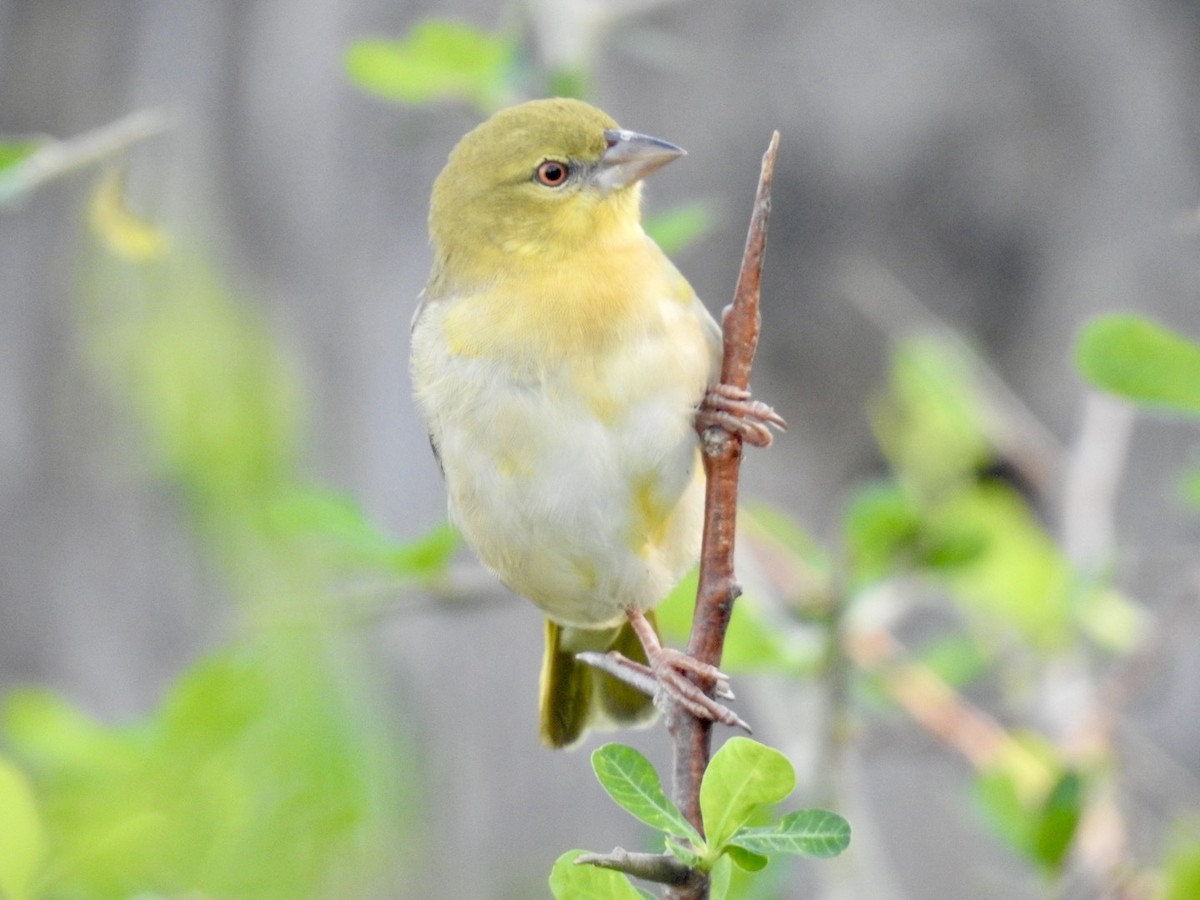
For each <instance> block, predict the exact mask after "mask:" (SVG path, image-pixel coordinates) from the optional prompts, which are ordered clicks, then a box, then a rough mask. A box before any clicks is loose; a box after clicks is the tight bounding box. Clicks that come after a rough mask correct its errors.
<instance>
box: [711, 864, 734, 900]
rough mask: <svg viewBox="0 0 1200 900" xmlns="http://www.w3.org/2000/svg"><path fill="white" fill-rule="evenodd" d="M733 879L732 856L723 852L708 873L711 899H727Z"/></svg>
mask: <svg viewBox="0 0 1200 900" xmlns="http://www.w3.org/2000/svg"><path fill="white" fill-rule="evenodd" d="M732 881H733V863H732V858H731V857H730V856H729V854H727V853H722V854H721V856H720V857H719V858H718V859H717V861H716V862H715V863H714V864H713V867H712V871H710V872H709V873H708V897H709V900H725V898H726V897H728V896H729V885H730V882H732Z"/></svg>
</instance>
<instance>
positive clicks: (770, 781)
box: [700, 737, 796, 851]
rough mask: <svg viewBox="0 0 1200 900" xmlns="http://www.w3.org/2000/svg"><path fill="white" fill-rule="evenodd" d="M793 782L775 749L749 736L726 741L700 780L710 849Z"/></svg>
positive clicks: (783, 793) (775, 800) (777, 798)
mask: <svg viewBox="0 0 1200 900" xmlns="http://www.w3.org/2000/svg"><path fill="white" fill-rule="evenodd" d="M795 786H796V773H795V770H794V769H793V768H792V764H791V763H790V762H788V759H787V757H786V756H784V755H783V754H782V753H780V752H779V751H778V750H775V749H773V748H771V747H767V746H765V745H763V744H760V743H758V742H757V741H754V740H751V739H750V738H744V737H734V738H730V739H729V740H728V741H726V742H725V744H724V746H722V747H721V749H720V750H718V751H717V752H716V753H715V754H714V755H713V758H712V761H711V762H710V763H709V765H708V771H706V772H705V773H704V780H703V781H702V782H701V783H700V812H701V815H702V816H703V817H704V827H705V831H706V833H707V836H708V846H709V848H710V850H716V851H719V850H720V848H721V847H723V846H724V845H725V844H726V843H727V842H728V841H729V839H730V838H731V837H733V834H734V832H735V831H737V830H738V828H740V827H741V826H742V825H743V824H745V822H746V820H747V819H749V818H750V816H751V815H752V814H753V813H754V811H755V810H756V809H758V807H760V806H765V805H767V804H769V803H778V802H779V801H780V800H782V799H783V798H784V797H786V796H787V795H788V794H790V793H791V792H792V789H793V788H794V787H795Z"/></svg>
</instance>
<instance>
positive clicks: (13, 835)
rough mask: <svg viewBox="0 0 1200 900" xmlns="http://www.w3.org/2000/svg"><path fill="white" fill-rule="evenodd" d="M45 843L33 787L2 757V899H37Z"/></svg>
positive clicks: (0, 864) (0, 805) (0, 789)
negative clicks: (38, 873) (34, 895)
mask: <svg viewBox="0 0 1200 900" xmlns="http://www.w3.org/2000/svg"><path fill="white" fill-rule="evenodd" d="M45 843H46V841H45V834H44V832H43V827H42V820H41V816H40V815H39V814H38V807H37V800H36V799H35V798H34V794H33V786H32V785H31V784H30V783H29V779H28V778H26V777H25V773H24V772H22V771H21V770H20V769H18V768H17V767H16V766H15V765H13V764H12V763H11V762H9V761H8V760H7V759H5V758H4V757H2V756H0V897H4V898H6V900H25V898H28V897H32V896H33V882H34V879H35V877H36V876H37V872H38V867H39V865H40V864H41V861H42V857H43V856H44V854H45V851H46V847H45Z"/></svg>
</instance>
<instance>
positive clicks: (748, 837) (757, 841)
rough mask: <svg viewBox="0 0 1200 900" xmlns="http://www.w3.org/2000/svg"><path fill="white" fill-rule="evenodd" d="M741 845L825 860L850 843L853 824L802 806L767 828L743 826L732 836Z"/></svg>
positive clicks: (762, 851) (759, 850)
mask: <svg viewBox="0 0 1200 900" xmlns="http://www.w3.org/2000/svg"><path fill="white" fill-rule="evenodd" d="M732 843H733V844H734V845H736V846H738V847H742V848H744V849H746V850H750V851H753V852H754V853H761V854H766V855H768V856H769V855H771V854H774V853H790V854H793V855H796V856H815V857H819V858H822V859H825V858H828V857H830V856H837V855H838V854H839V853H841V852H842V851H843V850H845V849H846V848H847V847H848V846H849V845H850V823H849V822H847V821H846V820H845V819H843V818H842V817H841V816H839V815H837V814H836V813H831V812H828V811H826V810H823V809H802V810H799V811H797V812H794V813H789V814H788V815H786V816H784V817H783V818H782V819H781V820H780V821H779V824H777V825H774V826H770V827H767V828H743V829H741V830H740V831H738V833H737V834H735V835H734V836H733V840H732Z"/></svg>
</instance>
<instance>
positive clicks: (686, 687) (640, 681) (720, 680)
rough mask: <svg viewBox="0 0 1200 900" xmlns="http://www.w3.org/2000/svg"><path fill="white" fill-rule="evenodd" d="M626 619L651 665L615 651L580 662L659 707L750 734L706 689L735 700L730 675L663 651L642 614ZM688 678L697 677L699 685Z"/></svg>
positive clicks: (584, 657)
mask: <svg viewBox="0 0 1200 900" xmlns="http://www.w3.org/2000/svg"><path fill="white" fill-rule="evenodd" d="M626 615H628V616H629V624H630V625H631V626H632V627H633V631H634V633H635V634H636V635H637V636H638V640H639V641H641V643H642V648H643V649H644V650H645V651H646V659H648V660H649V661H650V665H648V666H644V665H642V664H641V663H639V662H634V661H633V660H631V659H629V658H627V657H625V656H622V655H621V654H620V653H617V652H616V651H615V650H614V651H611V652H609V653H591V652H589V653H580V654H579V655H578V658H579V659H580V660H582V661H583V662H586V663H588V664H589V665H592V666H595V667H596V668H598V669H602V670H603V671H605V672H607V673H608V674H609V675H612V676H613V677H614V678H618V679H620V680H621V681H624V682H625V683H626V684H629V685H631V686H633V687H635V688H637V689H638V690H639V691H642V692H643V693H645V694H649V695H650V696H652V697H653V698H654V702H655V703H656V704H659V705H660V706H661V704H663V703H664V702H674V703H677V704H679V705H680V706H681V707H683V708H684V709H685V710H687V711H688V712H689V713H691V714H692V715H693V716H696V717H697V718H700V719H709V720H711V721H714V722H720V723H722V724H723V725H728V726H730V727H731V728H742V729H744V730H745V731H746V732H749V731H750V726H749V725H747V724H746V722H745V721H744V720H743V719H742V717H741V716H739V715H738V714H737V713H735V712H734V711H733V710H731V709H730V708H729V707H727V706H724V705H722V704H720V703H718V702H717V701H716V700H714V699H713V698H712V697H710V696H709V695H708V693H706V689H710V690H711V691H712V692H713V694H715V695H716V696H717V697H720V698H721V699H722V700H732V699H733V691H731V690H730V689H729V676H728V675H726V674H725V673H724V672H722V671H721V670H720V669H718V668H717V667H716V666H711V665H709V664H708V663H704V662H700V660H698V659H696V658H695V657H692V656H689V655H688V654H686V653H683V652H682V651H679V650H673V649H672V648H670V647H664V646H663V645H662V642H661V641H659V639H658V635H657V634H656V633H655V631H654V626H653V625H651V624H650V622H649V620H648V619H647V618H646V615H645V613H643V612H642V611H641V610H639V609H635V608H632V607H631V608H630V609H628V610H627V611H626ZM689 675H692V676H695V678H696V679H697V680H698V681H699V684H698V683H697V682H696V681H693V680H692V679H691V678H689V677H688V676H689Z"/></svg>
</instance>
